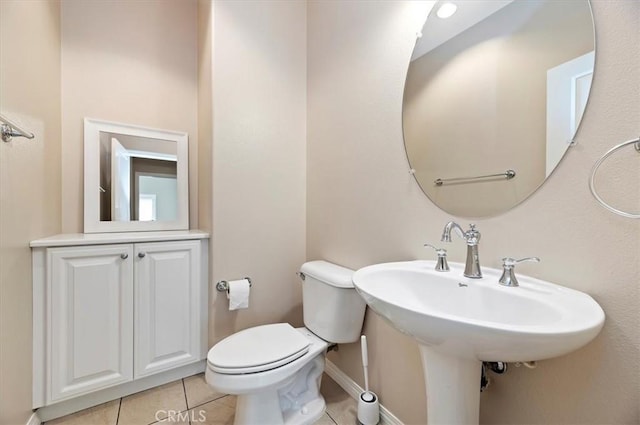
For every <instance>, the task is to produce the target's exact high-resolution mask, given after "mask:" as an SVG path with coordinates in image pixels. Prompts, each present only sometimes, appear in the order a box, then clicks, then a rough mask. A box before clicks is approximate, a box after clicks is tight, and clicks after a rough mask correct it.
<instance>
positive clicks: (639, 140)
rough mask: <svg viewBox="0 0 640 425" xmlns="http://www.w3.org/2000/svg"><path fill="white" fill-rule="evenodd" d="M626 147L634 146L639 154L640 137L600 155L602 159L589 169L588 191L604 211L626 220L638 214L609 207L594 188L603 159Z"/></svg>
mask: <svg viewBox="0 0 640 425" xmlns="http://www.w3.org/2000/svg"><path fill="white" fill-rule="evenodd" d="M627 145H634V148H635V150H636V152H638V153H640V137H639V138H637V139H633V140H627V141H626V142H622V143H620V144H619V145H616V146H614V147H612V148H611V149H609V150H608V151H607V152H606V153H605V154H604V155H602V157H601V158H600V159H599V160H597V161H596V163H595V164H594V165H593V168H592V169H591V177H589V190H590V191H591V194H592V195H593V197H594V198H596V201H598V202H599V203H600V205H602V206H603V207H605V208H606V209H608V210H609V211H611V212H612V213H614V214H618V215H621V216H623V217H627V218H640V214H632V213H629V212H626V211H622V210H619V209H617V208H614V207H612V206H611V205H609V204H607V203H606V202H605V201H604V200H603V199H602V198H601V197H600V196H599V195H598V194H597V193H596V187H595V178H596V173H597V172H598V168H600V165H602V163H603V162H604V160H605V159H607V158H608V157H609V156H611V155H612V154H613V153H614V152H616V151H617V150H618V149H621V148H623V147H625V146H627Z"/></svg>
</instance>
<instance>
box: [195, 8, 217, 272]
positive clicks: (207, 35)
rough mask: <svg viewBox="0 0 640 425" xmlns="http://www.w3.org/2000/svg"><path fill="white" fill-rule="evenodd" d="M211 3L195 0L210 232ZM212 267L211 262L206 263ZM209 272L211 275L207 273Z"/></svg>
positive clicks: (201, 179)
mask: <svg viewBox="0 0 640 425" xmlns="http://www.w3.org/2000/svg"><path fill="white" fill-rule="evenodd" d="M211 1H212V0H198V163H197V166H198V228H199V229H202V230H206V231H209V232H210V231H211V222H212V220H213V216H212V211H211V208H212V205H213V202H212V198H213V180H212V178H213V172H212V169H211V167H212V162H213V74H212V67H213V62H212V53H213V51H212V36H213V10H214V9H213V5H212V3H211ZM209 266H211V262H210V263H209ZM210 273H211V272H210Z"/></svg>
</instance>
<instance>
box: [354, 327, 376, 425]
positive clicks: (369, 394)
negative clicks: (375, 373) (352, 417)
mask: <svg viewBox="0 0 640 425" xmlns="http://www.w3.org/2000/svg"><path fill="white" fill-rule="evenodd" d="M360 342H361V346H362V366H363V368H364V392H363V393H361V394H360V397H358V421H360V423H361V424H363V425H375V424H377V423H378V422H379V421H380V403H379V401H378V396H377V395H376V394H375V393H374V392H373V391H369V370H368V368H369V356H368V354H367V337H366V336H364V335H362V336H361V337H360Z"/></svg>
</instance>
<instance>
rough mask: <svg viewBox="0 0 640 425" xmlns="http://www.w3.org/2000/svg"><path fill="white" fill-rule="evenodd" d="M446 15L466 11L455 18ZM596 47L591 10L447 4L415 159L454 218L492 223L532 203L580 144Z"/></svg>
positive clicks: (418, 72)
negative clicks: (526, 201) (484, 219)
mask: <svg viewBox="0 0 640 425" xmlns="http://www.w3.org/2000/svg"><path fill="white" fill-rule="evenodd" d="M444 3H454V4H456V6H457V9H456V10H455V13H453V15H450V16H449V17H447V18H441V17H439V16H438V15H439V13H438V12H439V10H440V7H441V6H442V5H443V4H444ZM440 15H442V14H440ZM443 16H444V15H443ZM594 47H595V46H594V29H593V20H592V16H591V9H590V6H589V2H588V1H587V0H530V1H508V0H500V1H497V0H496V1H480V0H474V1H452V2H437V3H436V4H435V6H434V8H433V10H432V12H431V14H430V16H429V17H428V19H427V21H426V23H425V26H424V28H423V30H422V36H421V38H419V39H418V42H417V43H416V46H415V49H414V52H413V56H412V58H411V63H410V65H409V70H408V72H407V80H406V84H405V92H404V102H403V131H404V139H405V147H406V151H407V156H408V159H409V162H410V165H411V168H412V169H413V170H414V171H415V172H414V176H415V178H416V180H417V181H418V183H419V184H420V187H421V188H422V190H423V191H424V192H425V194H426V195H427V196H428V197H429V198H430V199H431V200H432V201H433V202H434V203H436V204H437V205H438V206H439V207H440V208H442V209H444V210H445V211H447V212H449V213H451V214H454V215H458V216H464V217H486V216H491V215H496V214H499V213H502V212H505V211H507V210H509V209H510V208H512V207H513V206H515V205H517V204H518V203H520V202H522V201H523V200H524V199H526V198H527V197H528V196H529V195H530V194H531V193H533V192H534V191H535V190H536V189H537V188H538V187H539V186H540V185H542V183H544V181H545V179H546V178H547V177H548V176H549V174H551V172H552V171H553V169H554V168H555V167H556V166H557V165H558V163H559V162H560V160H561V158H562V157H563V156H564V154H565V152H566V150H567V149H568V148H569V146H570V144H571V142H572V141H573V139H574V137H575V134H576V131H577V129H578V126H579V124H580V121H581V119H582V116H583V113H584V110H585V106H586V104H587V99H588V95H589V90H590V87H591V79H592V75H593V66H594V60H595V52H594ZM511 170H513V171H514V173H511ZM481 176H485V177H484V178H475V177H481ZM486 176H489V177H486ZM438 180H440V182H437V181H438ZM438 183H440V184H438Z"/></svg>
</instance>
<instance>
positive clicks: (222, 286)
mask: <svg viewBox="0 0 640 425" xmlns="http://www.w3.org/2000/svg"><path fill="white" fill-rule="evenodd" d="M243 279H247V282H249V288H251V286H253V285H252V284H251V278H250V277H244V278H243ZM216 289H217V290H218V292H229V282H228V281H226V280H221V281H220V282H218V283H216Z"/></svg>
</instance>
